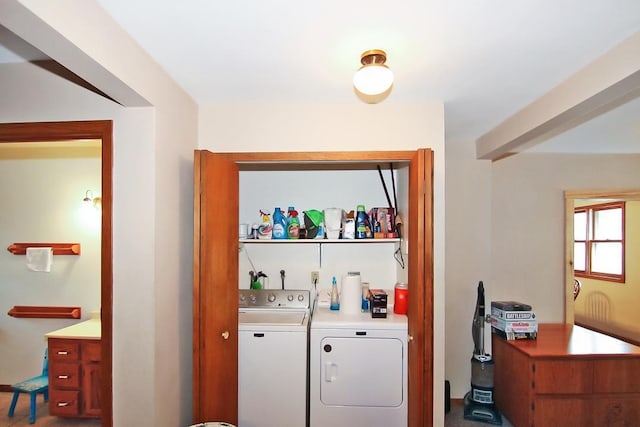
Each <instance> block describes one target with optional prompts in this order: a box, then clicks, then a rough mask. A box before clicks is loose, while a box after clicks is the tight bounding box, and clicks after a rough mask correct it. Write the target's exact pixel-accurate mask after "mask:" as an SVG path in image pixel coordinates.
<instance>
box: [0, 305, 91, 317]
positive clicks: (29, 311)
mask: <svg viewBox="0 0 640 427" xmlns="http://www.w3.org/2000/svg"><path fill="white" fill-rule="evenodd" d="M7 314H8V315H9V316H11V317H30V318H39V319H79V318H80V316H81V314H82V309H81V308H80V307H53V306H35V305H15V306H13V308H11V310H9V312H8V313H7Z"/></svg>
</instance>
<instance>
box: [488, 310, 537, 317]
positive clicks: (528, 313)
mask: <svg viewBox="0 0 640 427" xmlns="http://www.w3.org/2000/svg"><path fill="white" fill-rule="evenodd" d="M491 316H493V317H496V318H498V319H504V320H534V319H535V318H536V313H535V312H534V311H504V310H500V309H499V308H496V307H491Z"/></svg>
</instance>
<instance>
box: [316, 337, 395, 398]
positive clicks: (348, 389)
mask: <svg viewBox="0 0 640 427" xmlns="http://www.w3.org/2000/svg"><path fill="white" fill-rule="evenodd" d="M320 347H321V348H320V376H321V377H320V400H321V401H322V403H323V404H325V405H337V406H377V407H396V406H400V405H401V404H402V401H403V398H404V396H403V395H402V381H403V378H404V375H403V357H406V356H405V355H404V354H403V348H402V341H400V340H399V339H397V338H367V337H362V338H356V337H354V338H351V337H326V338H324V339H322V341H321V342H320Z"/></svg>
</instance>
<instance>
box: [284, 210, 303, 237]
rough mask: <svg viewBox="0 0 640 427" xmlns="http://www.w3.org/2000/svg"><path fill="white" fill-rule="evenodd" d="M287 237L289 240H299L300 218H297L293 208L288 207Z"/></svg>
mask: <svg viewBox="0 0 640 427" xmlns="http://www.w3.org/2000/svg"><path fill="white" fill-rule="evenodd" d="M287 235H288V236H289V238H290V239H298V238H300V218H298V211H297V210H295V209H294V208H293V206H289V221H288V227H287Z"/></svg>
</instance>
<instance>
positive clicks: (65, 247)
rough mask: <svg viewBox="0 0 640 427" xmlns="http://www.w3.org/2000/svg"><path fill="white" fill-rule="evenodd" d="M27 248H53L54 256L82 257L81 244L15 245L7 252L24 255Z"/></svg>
mask: <svg viewBox="0 0 640 427" xmlns="http://www.w3.org/2000/svg"><path fill="white" fill-rule="evenodd" d="M27 248H52V249H53V254H54V255H80V243H13V244H11V245H9V247H8V248H7V250H8V251H9V252H11V253H12V254H14V255H24V254H26V253H27Z"/></svg>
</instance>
